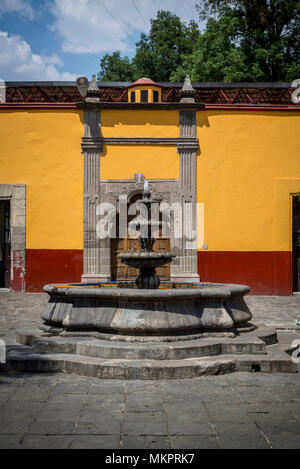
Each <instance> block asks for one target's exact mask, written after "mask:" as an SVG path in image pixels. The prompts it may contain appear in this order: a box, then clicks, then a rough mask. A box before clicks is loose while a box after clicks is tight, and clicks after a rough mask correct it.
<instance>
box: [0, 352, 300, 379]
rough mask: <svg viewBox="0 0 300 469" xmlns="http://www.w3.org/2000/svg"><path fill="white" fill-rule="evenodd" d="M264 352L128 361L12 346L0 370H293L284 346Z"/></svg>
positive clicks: (109, 374)
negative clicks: (34, 351) (53, 352)
mask: <svg viewBox="0 0 300 469" xmlns="http://www.w3.org/2000/svg"><path fill="white" fill-rule="evenodd" d="M269 349H271V350H268V354H267V355H263V354H258V355H237V354H235V355H232V354H228V355H219V356H213V357H205V358H203V357H202V358H186V359H181V360H129V359H104V358H95V357H84V356H80V355H75V354H36V353H32V351H31V349H30V347H24V346H15V347H13V348H11V350H10V351H9V352H8V354H7V362H6V364H2V365H0V369H1V370H5V371H9V370H15V371H23V372H24V371H31V372H32V371H35V372H63V373H71V374H77V375H83V376H90V377H98V378H103V379H113V378H115V379H141V380H143V379H147V380H148V379H149V380H152V379H153V380H155V379H180V378H194V377H197V376H204V375H219V374H225V373H232V372H235V371H248V372H258V371H260V372H265V373H296V372H297V364H296V363H294V362H293V361H292V360H291V358H290V357H289V355H288V354H287V353H286V351H285V346H279V345H273V346H270V347H269Z"/></svg>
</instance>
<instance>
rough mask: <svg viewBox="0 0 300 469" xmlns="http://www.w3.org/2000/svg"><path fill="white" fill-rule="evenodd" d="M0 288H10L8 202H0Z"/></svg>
mask: <svg viewBox="0 0 300 469" xmlns="http://www.w3.org/2000/svg"><path fill="white" fill-rule="evenodd" d="M0 288H10V202H9V200H2V201H0Z"/></svg>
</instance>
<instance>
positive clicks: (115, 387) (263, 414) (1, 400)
mask: <svg viewBox="0 0 300 469" xmlns="http://www.w3.org/2000/svg"><path fill="white" fill-rule="evenodd" d="M246 301H247V302H248V304H249V306H250V308H251V310H252V312H253V315H254V320H253V322H255V323H257V324H266V322H268V321H269V322H270V324H269V325H270V326H274V325H275V326H276V323H277V324H283V325H284V326H285V327H284V328H286V329H290V328H294V324H295V321H296V319H299V316H300V297H254V296H252V297H251V296H247V297H246ZM46 302H47V296H46V295H43V294H19V293H17V294H12V293H0V307H1V309H2V312H0V337H3V338H4V337H5V340H10V341H11V343H15V342H14V340H15V330H16V329H17V328H20V327H34V326H35V325H36V323H37V322H38V321H39V317H40V313H41V308H42V307H43V305H44V304H45V303H46ZM3 308H4V313H3ZM2 313H3V314H2ZM22 404H23V406H22ZM101 422H103V425H101ZM144 424H147V425H144ZM0 428H1V433H0V448H104V449H122V448H123V449H144V448H145V449H146V448H150V449H197V448H199V449H202V448H212V449H217V448H297V449H299V448H300V438H299V434H300V373H297V374H281V373H278V374H267V373H243V372H239V373H235V374H230V375H224V376H202V377H199V378H195V379H187V380H186V379H181V380H176V379H175V380H160V381H155V382H153V381H147V380H145V381H142V382H141V381H134V380H133V381H130V382H128V381H123V380H117V379H116V380H106V379H104V380H99V379H97V378H92V377H82V376H75V375H65V374H62V373H47V372H44V373H1V374H0ZM88 431H91V432H92V433H87V432H88ZM94 432H95V433H94Z"/></svg>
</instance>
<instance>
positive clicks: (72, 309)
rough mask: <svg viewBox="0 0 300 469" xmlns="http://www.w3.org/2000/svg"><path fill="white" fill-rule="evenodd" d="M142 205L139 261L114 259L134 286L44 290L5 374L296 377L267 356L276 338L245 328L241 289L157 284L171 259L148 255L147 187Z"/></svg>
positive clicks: (286, 364)
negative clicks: (134, 271)
mask: <svg viewBox="0 0 300 469" xmlns="http://www.w3.org/2000/svg"><path fill="white" fill-rule="evenodd" d="M140 203H142V204H144V206H145V207H146V210H147V212H146V213H147V215H146V217H142V218H141V221H140V224H139V228H140V238H139V242H140V251H138V252H133V253H132V252H129V253H123V254H119V257H120V259H121V262H122V263H125V264H127V265H129V266H131V267H135V268H138V269H139V274H138V277H137V279H136V281H135V282H125V284H124V283H123V282H121V283H119V284H118V283H116V284H113V283H111V284H108V283H101V284H86V283H81V284H52V285H46V286H45V287H44V291H45V292H46V293H48V295H49V302H48V304H47V305H46V306H45V309H44V311H43V312H42V319H43V321H44V322H43V324H41V325H39V328H38V329H34V330H32V329H30V330H28V329H26V330H21V331H18V333H17V338H18V341H19V342H20V343H22V344H23V345H24V347H23V348H22V349H21V350H20V348H19V349H18V350H17V351H16V350H12V351H11V352H10V354H9V356H8V364H9V366H11V367H12V368H14V369H21V370H39V371H40V370H46V371H63V372H70V373H77V374H83V375H88V376H97V377H101V378H124V379H159V378H185V377H194V376H200V375H203V374H219V373H226V372H232V371H289V372H295V371H297V366H296V364H295V363H293V362H292V361H291V360H290V358H289V357H288V355H287V354H286V353H285V350H284V349H282V348H281V349H280V348H279V349H278V348H277V349H274V347H276V346H275V344H276V343H277V333H276V332H275V331H273V330H270V329H268V328H265V327H260V328H256V327H255V326H253V325H252V324H250V323H249V321H250V320H251V317H252V315H251V312H250V310H249V308H248V306H247V304H246V303H245V301H244V295H245V294H247V293H248V292H249V291H250V289H249V287H248V286H245V285H231V284H213V283H201V282H198V283H173V282H162V283H161V282H160V279H159V277H158V275H157V272H156V268H157V267H158V266H162V265H166V264H168V263H170V262H171V261H172V259H173V258H174V257H175V256H174V255H173V254H171V253H169V252H164V253H157V252H153V244H154V241H155V239H154V238H153V236H152V220H151V206H152V204H153V203H157V201H155V200H153V199H151V194H150V190H149V185H148V183H147V181H146V183H145V186H144V192H143V198H142V200H141V201H140ZM272 347H273V349H272ZM267 348H268V351H269V350H271V354H269V353H267ZM274 353H275V355H274Z"/></svg>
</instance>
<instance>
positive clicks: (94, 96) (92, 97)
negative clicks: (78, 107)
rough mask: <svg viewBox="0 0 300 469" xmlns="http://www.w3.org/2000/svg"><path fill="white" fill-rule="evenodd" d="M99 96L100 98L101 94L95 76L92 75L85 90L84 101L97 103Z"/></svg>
mask: <svg viewBox="0 0 300 469" xmlns="http://www.w3.org/2000/svg"><path fill="white" fill-rule="evenodd" d="M100 96H101V92H100V90H99V88H98V85H97V79H96V75H92V79H91V81H90V84H89V87H88V90H87V94H86V98H85V101H86V102H87V103H99V102H100Z"/></svg>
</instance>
